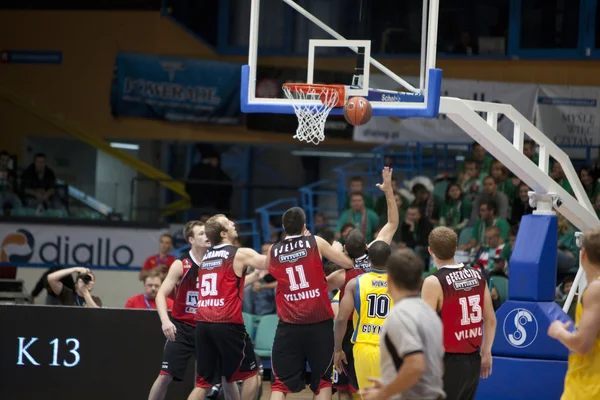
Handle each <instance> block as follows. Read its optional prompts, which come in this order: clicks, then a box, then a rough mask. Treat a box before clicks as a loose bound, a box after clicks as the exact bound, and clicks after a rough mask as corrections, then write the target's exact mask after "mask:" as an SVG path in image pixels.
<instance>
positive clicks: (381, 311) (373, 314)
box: [352, 269, 393, 346]
mask: <svg viewBox="0 0 600 400" xmlns="http://www.w3.org/2000/svg"><path fill="white" fill-rule="evenodd" d="M392 306H393V301H392V298H391V297H390V296H389V295H388V290H387V273H386V272H385V271H378V270H375V269H373V270H371V271H370V272H367V273H364V274H362V275H360V276H358V277H356V289H355V293H354V308H355V309H356V312H355V313H354V334H353V335H352V343H355V344H357V343H365V344H374V345H377V346H379V335H380V334H381V328H382V327H383V323H384V322H385V319H386V317H387V316H388V313H389V312H390V310H391V309H392Z"/></svg>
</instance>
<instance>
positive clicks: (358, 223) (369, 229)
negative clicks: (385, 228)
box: [336, 192, 379, 242]
mask: <svg viewBox="0 0 600 400" xmlns="http://www.w3.org/2000/svg"><path fill="white" fill-rule="evenodd" d="M345 223H351V224H353V225H354V227H355V228H356V229H360V230H361V232H362V233H363V235H365V239H366V240H367V242H370V241H372V240H373V231H374V230H375V229H376V228H377V227H378V226H379V217H378V216H377V213H375V211H373V210H372V209H369V208H367V207H366V206H365V201H364V198H363V194H362V193H361V192H356V193H352V194H351V195H350V209H348V210H346V211H344V212H343V213H342V215H340V219H339V221H338V224H337V229H336V232H340V231H341V229H342V226H343V225H344V224H345ZM338 235H339V233H338ZM338 237H339V236H338Z"/></svg>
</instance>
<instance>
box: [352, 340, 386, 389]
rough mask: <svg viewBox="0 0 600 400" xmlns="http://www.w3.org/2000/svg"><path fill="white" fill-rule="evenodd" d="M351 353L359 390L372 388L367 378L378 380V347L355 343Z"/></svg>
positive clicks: (379, 371) (379, 373)
mask: <svg viewBox="0 0 600 400" xmlns="http://www.w3.org/2000/svg"><path fill="white" fill-rule="evenodd" d="M352 353H353V354H354V370H355V371H356V380H357V381H358V388H359V389H360V390H362V389H365V388H367V387H369V386H373V384H372V383H371V382H369V380H368V378H371V377H373V378H380V377H381V367H380V365H379V360H380V355H379V346H377V345H374V344H365V343H356V344H355V345H354V348H353V351H352Z"/></svg>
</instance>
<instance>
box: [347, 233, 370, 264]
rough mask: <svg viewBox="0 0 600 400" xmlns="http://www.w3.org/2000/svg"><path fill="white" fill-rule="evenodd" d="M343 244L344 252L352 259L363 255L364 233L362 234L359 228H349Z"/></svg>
mask: <svg viewBox="0 0 600 400" xmlns="http://www.w3.org/2000/svg"><path fill="white" fill-rule="evenodd" d="M345 244H346V253H348V257H350V258H352V259H355V258H358V257H361V256H364V255H365V253H366V252H367V242H366V240H365V235H363V233H362V232H361V230H360V229H353V230H351V231H350V233H349V234H348V236H346V241H345Z"/></svg>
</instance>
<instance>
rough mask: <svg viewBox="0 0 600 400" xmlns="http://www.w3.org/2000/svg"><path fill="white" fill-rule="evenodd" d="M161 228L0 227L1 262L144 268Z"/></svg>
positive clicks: (22, 224)
mask: <svg viewBox="0 0 600 400" xmlns="http://www.w3.org/2000/svg"><path fill="white" fill-rule="evenodd" d="M163 233H164V232H163V231H161V230H160V229H140V228H128V227H116V226H115V227H98V226H76V225H46V224H29V223H2V224H0V262H8V263H15V264H57V265H93V266H103V267H121V268H122V267H141V266H142V265H143V264H144V261H146V258H148V257H149V256H151V255H153V254H156V252H157V249H158V241H159V239H160V235H161V234H163Z"/></svg>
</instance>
